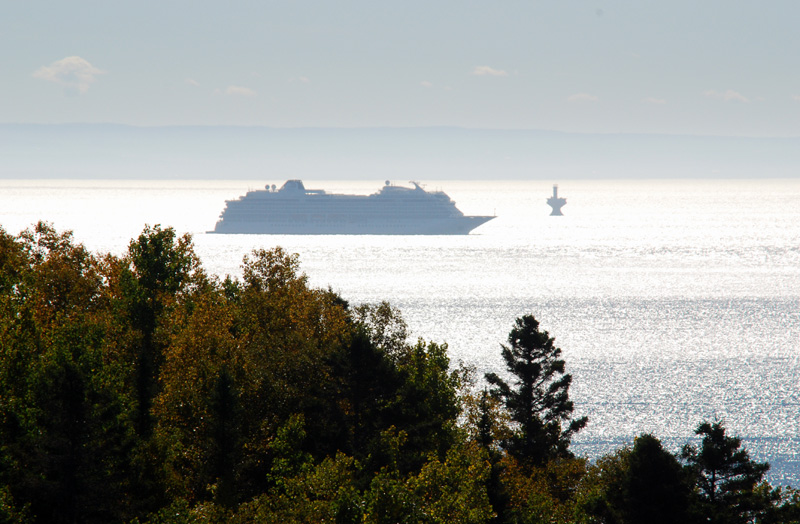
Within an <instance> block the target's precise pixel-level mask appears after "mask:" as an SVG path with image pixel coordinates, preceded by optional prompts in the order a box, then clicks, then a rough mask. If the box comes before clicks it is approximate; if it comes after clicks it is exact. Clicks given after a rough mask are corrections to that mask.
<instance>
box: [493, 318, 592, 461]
mask: <svg viewBox="0 0 800 524" xmlns="http://www.w3.org/2000/svg"><path fill="white" fill-rule="evenodd" d="M508 342H509V346H505V345H504V346H502V347H503V353H502V354H503V359H504V360H505V362H506V368H507V369H508V371H509V373H510V374H511V375H512V376H514V377H515V379H514V382H513V384H512V385H509V384H508V383H507V382H506V381H504V380H503V379H501V378H500V377H499V376H497V375H496V374H495V373H487V374H486V380H487V381H488V382H489V384H490V385H491V386H492V388H491V393H492V394H493V395H495V396H496V397H498V398H500V399H501V400H502V401H503V402H504V404H505V407H506V409H507V410H508V411H509V414H510V417H511V419H512V420H513V421H514V422H516V423H517V424H518V427H517V429H516V431H515V432H514V435H513V436H512V437H511V438H510V439H508V440H507V441H506V442H505V447H506V449H507V450H508V452H509V453H510V454H511V455H512V456H514V457H515V458H516V459H517V460H519V461H520V462H522V463H523V464H525V465H526V466H528V467H532V466H541V465H543V464H544V463H546V462H547V461H548V460H551V459H554V458H566V457H570V456H571V454H570V452H569V449H568V448H569V444H570V440H571V438H572V436H573V435H574V434H575V433H576V432H578V431H580V430H581V429H582V428H583V427H585V426H586V423H587V420H588V419H587V417H581V418H578V419H574V420H570V419H571V418H572V411H573V404H572V401H570V400H569V386H570V384H571V383H572V376H571V375H569V374H565V373H564V361H563V360H561V359H560V358H559V357H560V356H561V349H559V348H557V347H555V346H554V345H553V343H554V342H555V339H554V338H552V337H550V336H549V334H548V332H547V331H540V330H539V322H538V321H537V320H536V319H535V318H534V317H533V316H532V315H525V316H523V317H521V318H518V319H517V320H516V322H515V325H514V328H513V329H512V330H511V332H510V333H509V335H508ZM564 424H566V425H567V426H566V428H564V427H563V425H564Z"/></svg>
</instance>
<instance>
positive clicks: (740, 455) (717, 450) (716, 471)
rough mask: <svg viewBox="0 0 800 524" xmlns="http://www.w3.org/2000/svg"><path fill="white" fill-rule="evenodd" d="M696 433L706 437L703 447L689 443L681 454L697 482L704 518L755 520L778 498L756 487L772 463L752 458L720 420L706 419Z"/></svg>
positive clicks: (730, 522)
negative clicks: (727, 432)
mask: <svg viewBox="0 0 800 524" xmlns="http://www.w3.org/2000/svg"><path fill="white" fill-rule="evenodd" d="M695 433H696V434H697V435H701V436H702V437H703V440H702V442H701V444H700V448H699V449H698V448H696V447H695V446H692V445H689V444H687V445H686V446H684V448H683V452H682V457H683V459H684V460H685V461H686V462H687V465H688V468H689V470H690V471H691V472H692V473H693V475H694V478H695V482H696V484H697V490H698V498H699V500H698V504H697V508H696V509H697V511H698V512H699V514H700V515H701V518H702V519H704V520H705V521H706V522H711V523H713V524H740V523H742V524H744V523H749V522H752V521H754V520H755V518H756V516H758V515H760V514H761V513H763V512H765V511H766V510H767V509H768V508H769V507H770V506H771V505H772V504H773V503H774V502H775V501H774V500H773V497H772V491H769V490H767V491H766V492H765V491H763V490H761V491H759V490H757V487H758V486H759V484H761V482H762V480H763V478H764V474H765V473H766V472H767V470H769V464H767V463H765V462H763V463H762V462H755V461H753V460H751V459H750V456H749V454H748V453H747V450H745V449H741V439H739V438H737V437H729V436H727V435H726V434H725V428H724V427H723V425H722V422H720V421H716V422H714V423H710V422H703V423H702V424H700V425H699V426H698V427H697V429H696V430H695Z"/></svg>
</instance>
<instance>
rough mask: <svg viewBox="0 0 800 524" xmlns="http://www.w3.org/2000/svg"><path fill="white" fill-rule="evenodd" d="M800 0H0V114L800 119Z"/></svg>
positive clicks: (195, 118)
mask: <svg viewBox="0 0 800 524" xmlns="http://www.w3.org/2000/svg"><path fill="white" fill-rule="evenodd" d="M799 20H800V2H798V1H796V0H776V1H760V2H757V1H741V0H739V1H737V0H724V1H723V0H692V1H686V0H677V1H661V2H656V1H648V0H635V1H634V0H631V1H619V0H618V1H599V0H598V1H592V2H588V1H583V0H561V1H556V0H547V1H533V0H527V1H514V0H509V1H494V2H490V1H480V2H478V1H469V0H458V1H455V0H441V1H434V0H428V1H424V2H423V1H416V0H405V1H403V2H388V1H374V0H373V1H348V0H339V1H331V0H328V1H322V0H307V1H304V0H297V1H288V0H287V1H267V0H260V1H236V0H232V1H227V2H221V1H213V2H212V1H197V0H192V1H189V0H159V1H152V0H141V1H137V2H132V1H124V2H123V1H110V0H95V1H89V0H72V1H63V0H59V1H52V0H51V1H28V0H0V64H2V81H0V123H63V122H114V123H124V124H133V125H144V126H162V125H259V126H274V127H373V126H388V127H417V126H459V127H468V128H492V129H551V130H561V131H572V132H603V133H620V132H622V133H670V134H698V135H709V134H711V135H739V136H800V67H799V66H800V36H798V35H800V31H799V30H798V25H797V24H798V21H799Z"/></svg>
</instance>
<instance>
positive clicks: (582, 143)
mask: <svg viewBox="0 0 800 524" xmlns="http://www.w3.org/2000/svg"><path fill="white" fill-rule="evenodd" d="M797 177H800V138H753V137H720V136H689V135H644V134H643V135H633V134H583V133H564V132H558V131H542V130H493V129H467V128H455V127H429V128H269V127H236V126H170V127H136V126H128V125H119V124H52V125H46V124H0V178H2V179H15V178H20V179H32V178H36V179H59V178H66V179H135V180H148V179H151V180H161V179H175V180H189V179H197V180H210V179H242V180H250V179H252V180H262V179H265V178H268V179H286V178H305V179H317V180H384V179H397V180H409V179H411V178H416V179H436V180H480V179H491V180H501V179H505V180H555V179H575V180H579V179H580V180H585V179H598V180H600V179H637V178H643V179H662V178H663V179H676V178H677V179H681V178H687V179H695V178H697V179H725V178H731V179H742V178H781V179H782V178H797Z"/></svg>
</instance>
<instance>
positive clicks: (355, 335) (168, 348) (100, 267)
mask: <svg viewBox="0 0 800 524" xmlns="http://www.w3.org/2000/svg"><path fill="white" fill-rule="evenodd" d="M408 333H409V330H408V327H407V326H406V324H405V322H404V321H403V318H402V315H401V314H400V312H399V311H398V310H396V309H395V308H393V307H392V306H391V305H390V304H388V303H386V302H381V303H378V304H359V305H355V306H351V305H350V304H349V303H348V302H347V301H346V300H344V299H343V298H342V297H341V296H339V295H338V294H336V293H333V292H332V291H330V290H325V289H317V288H314V287H312V286H310V285H309V283H308V279H307V278H306V276H305V275H304V274H303V273H302V272H301V270H300V261H299V257H298V256H297V255H295V254H291V253H288V252H286V251H285V250H283V249H281V248H279V247H276V248H272V249H257V250H254V251H252V252H251V253H250V254H248V255H247V256H246V257H245V258H244V260H243V261H242V277H241V278H233V277H230V276H228V277H226V278H224V279H219V278H216V277H213V276H209V275H207V274H206V273H205V272H204V270H203V267H202V264H201V261H200V260H199V259H198V257H197V256H196V254H195V252H194V246H193V242H192V238H191V237H190V236H188V235H183V236H179V235H177V234H176V232H175V231H174V230H173V229H172V228H168V227H161V226H158V225H156V226H152V227H151V226H147V227H145V229H144V230H143V232H142V233H141V235H139V236H138V237H137V238H135V239H133V240H132V241H131V242H130V244H129V246H128V250H127V252H126V253H124V254H123V255H122V256H112V255H108V254H94V253H91V252H89V251H88V250H87V249H85V248H84V247H83V246H82V245H81V244H79V243H76V242H75V241H74V239H73V238H72V235H71V233H70V232H58V231H56V230H55V228H54V227H53V226H51V225H50V224H47V223H43V222H42V223H39V224H36V225H35V226H33V227H32V228H30V229H28V230H26V231H23V232H22V233H20V234H19V235H10V234H8V233H6V232H5V231H4V230H2V228H0V524H5V523H22V524H39V523H48V524H49V523H65V524H67V523H69V524H73V523H77V522H80V523H88V524H92V523H126V524H166V523H170V524H188V523H219V524H222V523H232V524H234V523H273V522H275V523H277V522H296V523H300V522H314V523H316V522H337V523H356V522H358V523H397V522H409V523H411V522H413V523H418V522H422V523H465V524H466V523H484V522H502V523H505V522H508V523H511V522H513V523H520V522H526V523H535V522H549V523H553V522H558V523H587V524H588V523H594V522H608V523H611V522H614V523H617V522H624V523H627V522H669V521H678V520H680V519H683V518H684V516H686V518H687V519H688V520H687V522H692V521H693V519H694V520H697V521H703V522H718V523H728V522H731V523H739V522H758V523H761V524H769V523H778V522H781V523H788V522H798V517H799V516H800V496H798V495H797V493H796V492H794V491H793V490H791V489H786V490H779V489H773V488H772V487H771V486H769V485H768V484H766V483H764V481H763V478H764V473H765V472H766V471H767V466H766V464H762V463H758V462H755V461H752V460H751V459H750V458H749V456H748V454H747V452H746V451H745V450H744V449H743V448H742V447H741V442H740V441H739V439H737V438H735V437H729V436H727V435H726V434H725V429H724V427H723V426H722V424H721V423H720V422H714V423H703V424H701V425H700V426H699V428H698V435H699V436H701V437H702V443H701V446H700V447H699V448H696V447H693V446H691V445H689V446H687V447H686V448H685V449H684V450H683V452H682V454H681V455H680V457H677V456H675V455H673V454H672V453H670V452H669V451H667V450H665V449H664V448H663V447H662V446H661V443H660V442H659V441H658V439H657V438H656V437H655V436H652V435H643V436H641V437H639V438H638V439H637V440H636V441H635V443H634V444H633V446H632V447H626V448H623V449H621V450H618V451H617V452H616V453H613V454H611V455H608V456H605V457H600V458H599V459H597V460H596V461H594V462H589V461H587V460H586V459H585V458H581V457H574V456H573V454H572V452H571V451H570V449H569V446H570V442H571V439H572V437H573V436H574V435H575V434H576V433H577V432H578V431H580V430H581V429H582V428H583V427H584V426H585V424H586V418H585V417H580V418H573V411H574V406H573V403H572V401H571V400H570V399H569V386H570V384H571V380H572V378H571V376H570V375H568V374H566V373H565V362H564V360H563V359H562V358H561V350H560V349H559V348H557V347H555V345H554V339H553V338H552V337H550V336H549V334H548V333H547V332H546V331H541V330H540V329H539V324H538V321H537V320H536V319H535V318H534V317H533V316H532V315H525V316H522V317H520V318H519V319H517V320H516V322H515V324H514V326H513V328H512V330H511V333H510V334H509V337H508V346H503V347H502V355H503V358H504V359H505V361H506V365H507V371H508V376H509V377H510V378H511V380H510V381H509V382H506V380H505V379H502V378H500V376H499V375H497V374H493V373H490V374H488V375H486V382H485V383H481V382H480V381H478V380H477V379H476V378H475V376H474V372H473V371H472V370H471V369H469V368H468V367H465V366H461V365H456V364H454V363H452V362H451V361H450V358H449V356H448V347H447V345H446V344H444V343H436V342H431V341H425V340H422V339H419V340H410V338H409V335H408ZM681 461H682V462H681ZM659 519H660V520H659Z"/></svg>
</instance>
